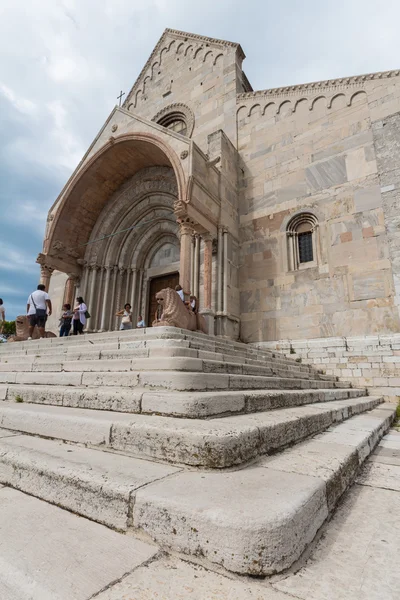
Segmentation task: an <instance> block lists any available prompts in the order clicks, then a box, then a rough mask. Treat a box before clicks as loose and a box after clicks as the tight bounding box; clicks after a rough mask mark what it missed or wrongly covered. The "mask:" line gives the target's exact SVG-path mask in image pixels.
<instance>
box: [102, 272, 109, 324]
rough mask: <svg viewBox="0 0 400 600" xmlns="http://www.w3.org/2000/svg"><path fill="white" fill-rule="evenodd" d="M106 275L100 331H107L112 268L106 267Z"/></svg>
mask: <svg viewBox="0 0 400 600" xmlns="http://www.w3.org/2000/svg"><path fill="white" fill-rule="evenodd" d="M104 269H105V272H106V275H105V282H104V296H103V307H102V309H101V322H100V331H107V329H106V327H107V308H108V304H109V302H110V276H111V267H104Z"/></svg>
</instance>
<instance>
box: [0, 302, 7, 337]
mask: <svg viewBox="0 0 400 600" xmlns="http://www.w3.org/2000/svg"><path fill="white" fill-rule="evenodd" d="M5 320H6V309H5V307H4V304H3V299H2V298H0V333H3V326H4V321H5Z"/></svg>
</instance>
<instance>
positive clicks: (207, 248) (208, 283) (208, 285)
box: [202, 234, 212, 310]
mask: <svg viewBox="0 0 400 600" xmlns="http://www.w3.org/2000/svg"><path fill="white" fill-rule="evenodd" d="M202 237H203V242H204V308H205V309H206V310H211V297H212V296H211V294H212V236H211V235H210V234H205V235H203V236H202Z"/></svg>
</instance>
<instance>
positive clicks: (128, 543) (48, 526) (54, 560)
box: [0, 488, 157, 600]
mask: <svg viewBox="0 0 400 600" xmlns="http://www.w3.org/2000/svg"><path fill="white" fill-rule="evenodd" d="M0 526H1V538H0V556H1V560H0V582H1V584H0V590H1V592H2V593H4V594H5V595H4V596H3V595H2V599H4V600H72V598H74V599H75V598H76V599H78V598H79V599H80V600H83V599H86V598H90V597H92V596H93V594H96V593H97V592H99V591H100V590H101V589H103V588H104V587H105V586H107V585H109V584H110V583H111V582H112V581H115V580H118V579H120V578H121V577H122V576H123V575H125V573H127V572H129V571H131V570H132V569H134V568H135V567H136V566H138V565H140V564H141V563H143V562H145V561H147V560H149V559H151V558H152V557H153V556H154V555H155V554H156V552H157V548H155V547H154V546H152V545H150V544H146V543H143V542H142V541H139V540H136V539H134V538H131V537H127V536H123V535H121V534H119V533H116V532H114V531H111V530H110V529H108V528H106V527H104V526H102V525H98V524H96V523H92V522H91V521H89V520H87V519H81V518H79V517H77V516H76V515H73V514H71V513H68V512H66V511H63V510H61V509H60V508H57V507H55V506H51V505H49V504H46V503H45V502H42V501H40V500H37V499H36V498H32V497H31V496H27V495H25V494H22V493H21V492H18V491H16V490H12V489H9V488H2V489H0Z"/></svg>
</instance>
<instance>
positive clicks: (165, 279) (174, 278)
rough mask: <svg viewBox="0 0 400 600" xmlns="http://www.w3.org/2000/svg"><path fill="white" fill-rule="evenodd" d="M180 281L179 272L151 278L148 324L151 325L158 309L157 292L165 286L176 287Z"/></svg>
mask: <svg viewBox="0 0 400 600" xmlns="http://www.w3.org/2000/svg"><path fill="white" fill-rule="evenodd" d="M178 283H179V273H170V274H168V275H161V276H160V277H154V278H153V279H151V280H150V292H149V308H148V311H147V323H146V324H147V326H148V327H151V325H152V323H153V321H154V319H155V314H156V311H157V300H156V293H157V292H159V291H160V290H163V289H164V288H172V289H174V288H175V286H176V285H178Z"/></svg>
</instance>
